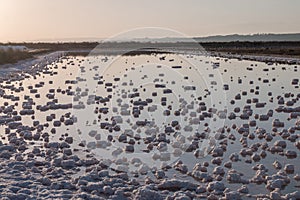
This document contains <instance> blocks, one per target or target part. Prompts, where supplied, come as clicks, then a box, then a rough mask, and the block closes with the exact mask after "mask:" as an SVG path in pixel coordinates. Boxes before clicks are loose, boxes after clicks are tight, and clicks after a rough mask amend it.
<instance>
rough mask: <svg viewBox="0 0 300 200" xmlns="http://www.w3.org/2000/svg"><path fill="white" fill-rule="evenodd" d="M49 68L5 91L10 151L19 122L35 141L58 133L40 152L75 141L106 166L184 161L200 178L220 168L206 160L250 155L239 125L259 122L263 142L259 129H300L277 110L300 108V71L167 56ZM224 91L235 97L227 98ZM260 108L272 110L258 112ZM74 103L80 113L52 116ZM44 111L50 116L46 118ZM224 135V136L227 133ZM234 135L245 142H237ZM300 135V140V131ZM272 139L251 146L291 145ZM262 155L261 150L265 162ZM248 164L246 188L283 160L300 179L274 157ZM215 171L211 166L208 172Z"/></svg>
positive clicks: (66, 62) (240, 166)
mask: <svg viewBox="0 0 300 200" xmlns="http://www.w3.org/2000/svg"><path fill="white" fill-rule="evenodd" d="M47 68H48V69H47V70H45V71H44V73H40V74H38V75H35V76H31V75H30V76H29V77H28V78H26V79H25V80H22V81H13V82H3V83H1V88H2V90H3V91H4V92H5V95H3V97H2V98H1V99H0V105H1V106H2V107H1V114H0V116H1V118H0V122H1V126H0V134H1V137H2V141H3V142H7V138H6V134H5V132H7V131H8V130H7V125H8V123H7V122H8V121H9V120H11V119H14V120H15V121H19V122H22V124H23V126H28V127H32V126H33V125H34V126H35V129H34V130H31V132H32V133H33V134H36V133H38V132H40V133H48V135H49V136H47V135H46V136H45V137H43V138H42V137H41V139H40V142H38V141H36V142H35V145H43V142H42V141H43V140H44V141H45V138H49V140H50V141H58V140H63V139H65V138H66V137H69V136H72V137H73V138H74V143H73V147H74V148H79V147H78V144H79V143H80V142H82V143H84V144H85V145H86V146H87V147H88V148H89V149H90V150H91V151H92V152H93V153H94V155H95V156H96V157H97V158H104V159H110V160H113V161H114V162H113V163H112V164H111V167H113V168H116V169H118V170H129V171H130V172H135V171H136V170H139V169H141V166H146V165H147V166H148V167H150V168H152V167H156V168H159V167H161V166H162V167H164V166H166V165H172V164H173V163H174V162H176V161H177V160H182V161H183V163H185V164H186V165H187V166H188V168H189V171H191V170H192V169H193V167H194V165H195V164H196V163H198V162H204V161H210V160H211V159H212V158H213V157H212V155H211V154H209V155H207V156H206V153H209V152H210V151H211V149H212V148H213V147H214V146H215V145H216V146H218V145H219V143H220V142H221V141H224V140H227V143H228V146H227V148H226V152H225V153H224V155H223V163H225V162H227V161H228V160H229V157H230V155H231V154H232V153H235V152H237V153H239V151H240V150H241V149H242V148H243V146H242V144H241V142H240V139H241V138H242V137H243V136H242V134H240V133H238V129H234V128H231V127H232V125H233V124H234V125H235V126H236V127H241V126H243V124H248V122H249V121H251V120H255V121H256V125H255V126H250V127H249V133H255V131H256V129H257V127H259V128H263V129H265V131H266V132H267V133H270V134H272V133H274V130H273V127H272V121H273V120H274V119H279V120H280V121H281V122H284V127H281V128H278V130H277V132H280V131H282V129H284V128H285V129H289V128H290V127H293V126H295V122H296V121H297V118H296V119H295V118H294V119H290V118H289V113H284V112H277V111H275V108H278V107H279V105H278V99H277V97H278V96H283V97H284V96H285V94H287V93H291V94H294V96H293V95H286V96H285V98H284V100H285V102H287V101H289V100H294V101H295V103H294V105H291V106H289V107H293V108H294V107H299V106H300V104H299V96H298V98H297V95H298V94H299V83H298V84H296V85H292V84H291V81H292V80H293V79H297V78H299V75H300V73H299V66H293V65H275V64H274V65H268V64H266V63H263V62H253V61H238V60H235V59H231V60H230V59H229V60H228V59H224V58H216V57H207V56H201V55H193V56H192V55H185V54H166V55H164V54H161V55H155V56H154V55H140V56H120V57H115V56H110V57H105V56H93V57H86V58H83V57H66V58H64V59H61V60H59V62H56V63H53V64H51V65H48V66H47ZM224 85H226V86H228V90H224V88H226V87H224ZM297 86H298V87H297ZM32 89H37V91H34V90H32ZM226 89H227V88H226ZM37 94H40V97H39V95H37ZM239 95H240V98H237V96H239ZM14 97H19V100H18V98H14ZM256 99H257V100H256ZM256 101H258V102H260V103H265V105H264V106H263V107H260V106H256V105H257V104H256ZM69 103H72V104H73V108H68V107H66V108H65V107H64V106H60V107H55V106H52V107H51V105H53V104H55V105H57V104H60V105H67V104H69ZM10 105H14V109H15V110H16V111H18V112H20V111H21V110H24V109H25V110H26V109H32V110H33V111H34V115H21V118H20V119H18V118H17V117H16V116H19V114H18V113H11V112H9V106H10ZM246 105H248V106H250V108H251V111H252V113H251V114H249V113H248V114H249V119H241V118H240V115H242V113H243V110H244V111H245V112H246V110H245V109H244V106H246ZM41 106H44V107H45V108H47V109H46V110H45V111H42V110H41V109H40V107H41ZM238 108H239V109H238ZM248 110H249V109H248ZM269 110H272V111H273V115H272V116H270V117H269V119H268V120H266V121H262V120H259V116H260V115H267V113H268V112H269ZM230 113H235V115H236V118H235V119H229V118H228V116H229V114H230ZM51 114H52V115H51ZM256 114H258V115H257V116H256ZM54 115H55V116H54ZM33 116H34V117H33ZM49 116H51V117H49ZM257 117H258V119H257ZM298 118H299V117H298ZM68 120H69V122H70V123H68ZM58 121H59V122H61V124H59V122H58ZM73 123H74V124H73ZM55 124H56V125H55ZM224 126H225V131H224V133H223V132H222V129H220V128H222V127H224ZM229 128H230V129H229ZM11 131H12V132H13V131H15V129H12V130H11ZM275 132H276V131H275ZM20 133H21V132H18V133H17V134H20ZM201 133H204V137H202V136H203V135H201ZM230 134H232V135H234V136H235V138H236V140H232V139H229V138H228V136H229V135H230ZM292 134H299V130H296V131H295V132H294V133H292ZM199 135H200V136H199ZM220 135H223V136H224V137H223V138H221V137H219V136H220ZM272 137H273V139H272V140H271V141H266V139H265V138H261V139H259V138H258V137H257V136H255V137H254V138H253V139H247V142H248V147H250V146H251V145H252V144H255V143H264V142H267V143H268V145H269V146H273V144H274V142H275V141H276V140H282V136H280V135H279V134H273V136H272ZM46 141H47V139H46ZM286 142H287V147H286V149H290V150H294V151H296V152H297V155H298V156H299V151H298V150H297V148H296V147H295V146H294V144H293V142H290V141H289V140H286ZM261 151H262V149H261V148H260V147H259V148H258V151H257V153H260V152H261ZM240 159H241V161H239V162H233V163H232V168H233V169H236V170H237V171H238V172H241V173H242V174H243V178H245V179H251V178H252V177H253V176H254V175H255V172H256V171H255V170H253V169H252V167H253V166H254V165H255V164H259V163H262V164H264V165H265V166H266V167H267V168H268V169H269V171H268V174H274V173H276V171H277V170H276V169H275V168H274V167H273V166H272V163H273V162H274V161H275V160H280V162H281V163H282V164H283V165H284V164H287V163H290V164H294V165H295V172H299V171H300V169H299V166H298V165H297V159H288V158H287V157H286V156H283V155H279V154H277V153H275V154H272V153H270V152H268V151H267V156H266V157H265V158H262V159H261V160H260V161H259V162H257V163H254V162H253V161H252V163H248V162H245V161H246V160H249V159H251V158H250V156H246V157H242V156H240ZM214 167H215V165H212V164H210V166H209V167H208V171H210V172H211V171H212V170H213V169H214ZM143 169H144V170H145V169H148V168H146V167H144V168H143ZM225 171H228V169H226V168H225ZM174 174H177V176H182V178H183V179H188V180H191V181H195V180H194V179H192V178H191V177H190V176H187V175H182V174H180V173H178V172H176V171H174V170H172V169H171V170H169V171H168V175H169V176H173V175H174ZM289 177H290V180H291V184H289V186H288V187H287V188H285V192H292V191H295V186H296V185H297V184H298V183H296V182H295V181H294V180H293V175H289ZM224 182H225V183H226V184H227V186H228V187H229V188H232V189H236V188H237V187H238V186H237V185H238V184H229V183H227V182H226V181H224ZM298 185H299V184H298ZM249 190H250V193H254V194H255V193H257V192H258V191H259V192H260V193H266V192H267V191H266V189H265V187H264V186H259V185H256V184H254V183H250V184H249Z"/></svg>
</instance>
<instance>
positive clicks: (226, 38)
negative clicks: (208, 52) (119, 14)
mask: <svg viewBox="0 0 300 200" xmlns="http://www.w3.org/2000/svg"><path fill="white" fill-rule="evenodd" d="M192 39H194V40H196V41H197V42H235V41H240V42H271V41H275V42H279V41H287V42H291V41H293V42H294V41H300V33H287V34H271V33H269V34H253V35H239V34H233V35H215V36H207V37H193V38H178V37H177V38H174V37H164V38H136V39H131V40H130V41H135V42H163V43H169V42H171V43H173V42H191V41H192ZM127 41H128V40H127Z"/></svg>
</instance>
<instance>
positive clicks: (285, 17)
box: [0, 0, 300, 42]
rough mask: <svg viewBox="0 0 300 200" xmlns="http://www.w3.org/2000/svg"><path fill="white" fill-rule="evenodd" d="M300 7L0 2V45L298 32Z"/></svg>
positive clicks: (285, 3)
mask: <svg viewBox="0 0 300 200" xmlns="http://www.w3.org/2000/svg"><path fill="white" fill-rule="evenodd" d="M299 8H300V1H299V0H0V42H23V41H47V40H53V41H56V40H88V39H91V38H111V37H115V36H116V35H122V34H124V33H131V32H132V31H133V32H134V30H136V29H139V30H141V29H144V28H147V27H156V30H162V31H161V32H160V31H158V32H160V33H155V34H157V35H159V36H162V37H163V36H170V37H172V36H178V34H179V35H184V36H190V37H192V36H209V35H227V34H255V33H299V32H300V12H299ZM146 32H147V31H146ZM146 32H145V33H142V34H141V33H140V35H141V36H145V37H146V36H148V33H146ZM129 35H130V34H129ZM149 35H150V37H151V34H149Z"/></svg>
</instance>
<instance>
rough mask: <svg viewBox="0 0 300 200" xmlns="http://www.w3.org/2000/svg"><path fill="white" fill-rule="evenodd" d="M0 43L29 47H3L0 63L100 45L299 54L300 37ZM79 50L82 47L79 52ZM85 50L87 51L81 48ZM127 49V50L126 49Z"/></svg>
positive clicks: (105, 46)
mask: <svg viewBox="0 0 300 200" xmlns="http://www.w3.org/2000/svg"><path fill="white" fill-rule="evenodd" d="M0 45H11V46H13V45H17V46H26V47H27V48H28V49H29V51H28V52H27V51H25V52H22V51H14V50H9V51H3V50H0V64H6V63H15V62H17V61H19V60H23V59H26V58H30V57H33V56H34V55H36V54H41V53H48V52H53V51H70V53H71V54H72V53H73V54H74V55H77V54H79V55H87V54H88V51H90V50H93V49H94V48H95V47H97V46H98V47H99V49H100V51H99V52H101V51H102V50H103V52H105V51H106V50H109V51H111V52H114V51H120V50H123V51H125V52H129V51H136V50H138V51H140V49H148V50H147V52H152V50H151V49H153V52H155V49H162V50H163V51H164V50H167V51H168V49H179V50H185V49H193V50H197V49H199V50H206V51H213V52H226V53H233V54H258V55H261V54H262V55H283V56H285V55H288V56H295V57H300V42H299V41H295V42H292V41H273V42H243V41H236V42H200V43H195V42H160V43H153V42H136V41H135V42H106V43H98V42H66V43H62V42H60V43H42V42H41V43H6V44H1V43H0ZM76 50H79V51H78V53H77V52H76ZM80 50H84V51H80ZM127 50H128V51H127Z"/></svg>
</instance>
